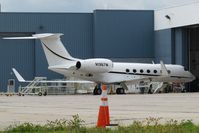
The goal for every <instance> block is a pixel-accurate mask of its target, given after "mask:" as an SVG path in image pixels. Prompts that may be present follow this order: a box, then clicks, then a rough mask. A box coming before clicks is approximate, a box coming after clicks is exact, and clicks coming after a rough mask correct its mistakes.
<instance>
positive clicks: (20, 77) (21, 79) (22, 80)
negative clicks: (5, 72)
mask: <svg viewBox="0 0 199 133" xmlns="http://www.w3.org/2000/svg"><path fill="white" fill-rule="evenodd" d="M12 71H13V72H14V74H15V76H16V77H17V80H18V81H19V82H25V80H24V78H23V77H22V76H21V75H20V74H19V73H18V72H17V70H16V69H15V68H12Z"/></svg>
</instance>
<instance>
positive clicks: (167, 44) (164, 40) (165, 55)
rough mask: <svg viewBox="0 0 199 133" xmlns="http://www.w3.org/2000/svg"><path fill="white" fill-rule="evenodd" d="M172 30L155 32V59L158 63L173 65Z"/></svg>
mask: <svg viewBox="0 0 199 133" xmlns="http://www.w3.org/2000/svg"><path fill="white" fill-rule="evenodd" d="M172 41H173V40H172V30H171V29H166V30H159V31H155V58H156V62H160V60H163V61H164V63H172Z"/></svg>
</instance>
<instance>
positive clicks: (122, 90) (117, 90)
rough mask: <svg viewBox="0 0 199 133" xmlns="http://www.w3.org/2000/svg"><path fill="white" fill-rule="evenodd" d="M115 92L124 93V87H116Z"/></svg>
mask: <svg viewBox="0 0 199 133" xmlns="http://www.w3.org/2000/svg"><path fill="white" fill-rule="evenodd" d="M116 93H117V94H125V90H124V88H117V89H116Z"/></svg>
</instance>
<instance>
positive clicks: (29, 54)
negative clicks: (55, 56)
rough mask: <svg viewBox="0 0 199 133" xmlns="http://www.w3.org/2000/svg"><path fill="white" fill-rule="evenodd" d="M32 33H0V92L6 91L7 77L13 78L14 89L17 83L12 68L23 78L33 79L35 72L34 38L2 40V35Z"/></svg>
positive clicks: (27, 34)
mask: <svg viewBox="0 0 199 133" xmlns="http://www.w3.org/2000/svg"><path fill="white" fill-rule="evenodd" d="M31 34H32V33H0V61H1V63H0V92H6V91H7V85H8V80H9V79H15V91H17V89H18V86H19V83H18V81H17V79H16V78H15V76H14V74H13V72H12V68H13V67H14V68H16V69H17V70H18V71H19V73H20V74H21V75H22V76H23V77H24V78H25V79H33V77H34V73H35V71H34V70H35V69H34V66H35V56H34V54H35V48H34V47H35V46H34V44H35V40H4V39H2V37H10V36H30V35H31Z"/></svg>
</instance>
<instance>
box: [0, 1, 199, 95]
mask: <svg viewBox="0 0 199 133" xmlns="http://www.w3.org/2000/svg"><path fill="white" fill-rule="evenodd" d="M189 6H193V5H186V6H181V7H172V8H167V9H161V10H157V11H152V10H95V11H94V12H93V13H0V36H1V37H8V36H30V35H31V34H34V33H46V32H48V33H50V32H53V33H64V36H62V41H63V43H64V45H65V47H66V48H67V50H68V51H69V53H70V54H71V55H72V56H74V57H77V58H92V57H104V58H109V59H112V60H114V61H128V62H148V63H151V61H153V60H154V61H155V62H156V63H158V62H159V61H160V60H163V61H164V62H165V63H169V64H182V65H184V66H185V68H187V69H189V70H191V71H192V72H193V73H194V75H196V76H199V74H198V70H197V69H199V68H198V66H197V62H199V60H198V59H197V56H199V55H197V50H199V47H198V46H197V40H198V38H197V36H198V34H199V28H197V23H199V17H198V16H196V15H195V16H194V15H188V14H189V12H186V13H187V16H186V18H183V17H185V16H184V14H183V15H182V14H181V11H178V10H183V11H185V10H188V8H190V7H189ZM181 8H182V9H181ZM185 8H186V9H185ZM197 8H198V9H199V5H197V7H195V10H198V9H197ZM192 9H193V8H192ZM193 10H194V9H193ZM194 12H196V11H194ZM189 17H196V19H194V23H192V22H187V21H188V20H187V18H189ZM182 20H184V21H186V22H184V21H182ZM0 51H1V52H0V60H1V64H0V73H1V74H0V92H1V91H4V92H5V91H6V89H7V88H6V86H7V82H8V79H13V78H15V77H14V75H13V73H12V72H11V68H12V67H15V68H16V69H17V70H18V71H19V72H20V73H21V74H22V75H23V76H24V78H25V79H33V78H34V77H35V76H47V77H48V78H49V79H56V78H62V76H61V75H58V74H56V73H54V72H51V71H49V70H48V69H47V61H46V59H45V55H44V53H43V50H42V48H41V44H40V42H39V41H38V40H2V39H0ZM16 83H17V82H16ZM193 85H195V87H193V88H194V89H192V90H190V91H196V90H197V89H198V88H197V83H194V84H193ZM16 86H17V85H16ZM189 88H190V87H189Z"/></svg>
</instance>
